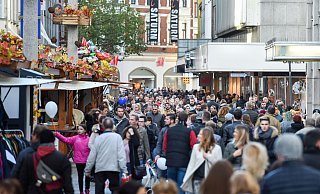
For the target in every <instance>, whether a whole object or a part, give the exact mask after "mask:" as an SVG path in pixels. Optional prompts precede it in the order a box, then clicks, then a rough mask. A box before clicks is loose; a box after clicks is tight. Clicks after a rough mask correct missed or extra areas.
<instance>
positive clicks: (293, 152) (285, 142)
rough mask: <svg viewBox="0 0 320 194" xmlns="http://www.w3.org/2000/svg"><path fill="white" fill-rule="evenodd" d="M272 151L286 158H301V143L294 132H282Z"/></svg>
mask: <svg viewBox="0 0 320 194" xmlns="http://www.w3.org/2000/svg"><path fill="white" fill-rule="evenodd" d="M274 152H275V153H276V154H277V155H279V156H283V157H284V158H285V159H286V160H299V159H302V152H303V145H302V141H301V139H300V138H299V137H298V136H296V135H295V134H289V133H286V134H283V135H280V136H279V137H278V139H277V140H276V142H275V145H274Z"/></svg>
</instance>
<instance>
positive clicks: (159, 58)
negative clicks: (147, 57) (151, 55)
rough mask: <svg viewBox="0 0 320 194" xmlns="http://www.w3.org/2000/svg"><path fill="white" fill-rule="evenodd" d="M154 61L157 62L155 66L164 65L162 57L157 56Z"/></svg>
mask: <svg viewBox="0 0 320 194" xmlns="http://www.w3.org/2000/svg"><path fill="white" fill-rule="evenodd" d="M156 62H157V66H160V67H163V65H164V57H158V59H157V61H156Z"/></svg>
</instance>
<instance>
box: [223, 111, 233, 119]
mask: <svg viewBox="0 0 320 194" xmlns="http://www.w3.org/2000/svg"><path fill="white" fill-rule="evenodd" d="M224 118H225V119H226V121H231V120H232V119H233V114H231V113H227V114H226V115H225V116H224Z"/></svg>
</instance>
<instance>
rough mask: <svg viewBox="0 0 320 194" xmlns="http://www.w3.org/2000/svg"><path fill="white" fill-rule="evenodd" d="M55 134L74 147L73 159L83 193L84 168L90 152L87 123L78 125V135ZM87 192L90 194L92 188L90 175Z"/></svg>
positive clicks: (86, 183)
mask: <svg viewBox="0 0 320 194" xmlns="http://www.w3.org/2000/svg"><path fill="white" fill-rule="evenodd" d="M54 135H55V136H56V137H57V138H58V139H59V140H60V141H62V142H64V143H66V144H69V145H72V149H73V161H74V163H75V164H76V167H77V172H78V183H79V190H80V194H83V177H84V168H85V167H86V163H87V159H88V156H89V153H90V149H89V147H88V143H89V136H88V134H87V127H86V125H82V124H80V125H79V126H78V135H75V136H72V137H64V136H63V135H61V134H60V133H59V132H55V133H54ZM85 189H86V190H85V193H86V194H89V189H90V177H87V176H86V177H85Z"/></svg>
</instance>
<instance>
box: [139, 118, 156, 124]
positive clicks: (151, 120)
mask: <svg viewBox="0 0 320 194" xmlns="http://www.w3.org/2000/svg"><path fill="white" fill-rule="evenodd" d="M140 118H141V117H140ZM147 121H150V122H151V123H153V119H152V117H147Z"/></svg>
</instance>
